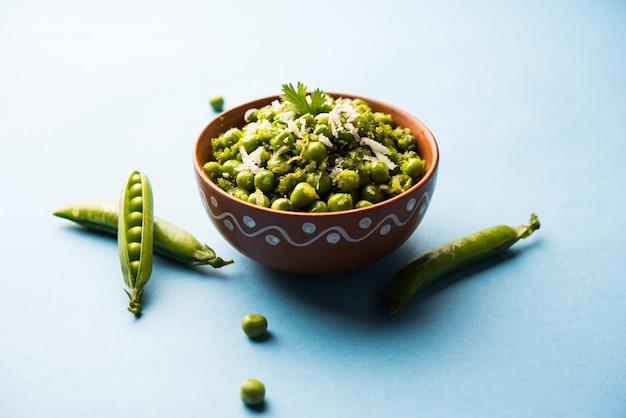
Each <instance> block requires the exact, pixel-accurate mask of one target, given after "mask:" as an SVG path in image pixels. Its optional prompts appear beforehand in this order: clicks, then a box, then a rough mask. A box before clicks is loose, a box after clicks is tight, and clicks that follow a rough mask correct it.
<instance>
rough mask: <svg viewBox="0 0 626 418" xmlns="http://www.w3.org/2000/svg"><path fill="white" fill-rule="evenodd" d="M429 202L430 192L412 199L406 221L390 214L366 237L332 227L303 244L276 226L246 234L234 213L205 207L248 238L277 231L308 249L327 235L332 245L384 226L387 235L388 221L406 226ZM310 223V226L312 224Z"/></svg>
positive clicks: (272, 240) (273, 241)
mask: <svg viewBox="0 0 626 418" xmlns="http://www.w3.org/2000/svg"><path fill="white" fill-rule="evenodd" d="M429 202H430V196H429V194H428V192H426V193H424V195H423V196H422V198H421V199H420V201H419V203H418V204H417V205H416V204H415V200H414V199H411V200H410V201H409V203H408V204H407V211H408V212H410V213H409V216H408V217H407V218H406V220H404V221H400V219H398V216H396V215H395V214H389V215H387V216H385V217H384V218H383V219H382V220H381V221H380V222H378V223H377V224H376V225H375V226H374V227H373V228H371V229H370V230H369V232H367V233H366V234H365V235H363V236H362V237H360V238H352V237H351V236H350V235H349V234H348V233H347V232H346V231H345V229H343V228H342V227H340V226H331V227H329V228H326V229H325V230H323V231H320V232H319V233H318V234H317V235H315V236H313V237H312V238H311V239H309V240H308V241H305V242H302V243H297V242H295V241H294V240H293V239H292V238H291V237H290V236H289V234H288V233H287V231H285V230H284V229H283V228H282V227H279V226H276V225H269V226H265V227H263V228H261V229H258V230H256V231H253V232H246V231H245V230H244V229H243V228H242V226H241V224H240V223H239V220H238V219H237V218H236V217H235V216H234V215H233V214H232V213H230V212H224V213H222V214H216V213H214V212H213V209H212V208H211V207H210V206H211V205H205V207H207V209H208V210H209V213H210V214H211V216H212V217H213V218H215V219H216V220H223V222H224V224H225V225H226V226H227V227H228V229H231V230H233V229H234V227H237V229H238V230H239V232H241V233H242V234H243V235H245V236H246V237H248V238H254V237H257V236H259V235H261V234H264V233H266V232H268V231H276V232H278V233H279V234H280V235H281V236H282V237H283V239H285V240H286V241H287V242H288V243H289V244H291V245H293V246H294V247H306V246H307V245H311V244H312V243H313V242H315V241H317V240H318V239H320V238H321V237H323V236H325V235H326V236H327V238H326V240H327V241H328V242H330V243H332V244H334V243H337V242H339V236H341V237H343V239H345V240H346V241H348V242H359V241H363V240H364V239H366V238H367V237H369V236H370V235H372V234H373V233H374V232H376V230H378V229H379V228H380V227H381V226H382V228H381V234H382V235H386V234H387V233H389V230H390V229H391V226H390V225H389V224H386V222H387V221H389V220H391V221H393V223H394V224H395V225H396V226H398V227H401V226H404V225H405V224H406V223H407V222H408V221H409V219H411V217H412V216H413V214H414V212H415V211H416V210H419V211H420V215H423V213H424V211H425V209H426V207H427V206H428V204H429ZM211 203H212V204H213V206H215V207H216V206H218V204H217V201H216V200H211ZM246 218H247V219H248V222H246V224H248V225H252V226H255V225H256V223H255V222H254V220H253V219H252V218H251V217H250V216H248V215H246ZM250 220H252V222H250ZM308 223H309V224H310V222H308ZM309 231H311V227H310V226H309ZM309 231H305V232H307V233H311V232H309ZM266 242H267V243H268V244H270V245H277V244H278V243H279V242H280V238H278V237H276V236H275V235H267V237H266Z"/></svg>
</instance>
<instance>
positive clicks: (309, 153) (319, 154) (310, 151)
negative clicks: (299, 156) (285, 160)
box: [304, 141, 328, 162]
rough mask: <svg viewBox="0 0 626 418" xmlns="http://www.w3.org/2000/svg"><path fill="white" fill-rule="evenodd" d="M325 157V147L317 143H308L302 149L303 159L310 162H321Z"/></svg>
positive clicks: (326, 153)
mask: <svg viewBox="0 0 626 418" xmlns="http://www.w3.org/2000/svg"><path fill="white" fill-rule="evenodd" d="M327 155H328V152H327V150H326V145H324V144H322V143H321V142H319V141H311V142H309V143H308V144H307V145H306V148H305V149H304V158H306V159H308V160H311V161H317V162H319V161H322V160H323V159H324V158H326V156H327Z"/></svg>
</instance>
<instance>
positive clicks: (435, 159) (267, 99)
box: [192, 91, 439, 218]
mask: <svg viewBox="0 0 626 418" xmlns="http://www.w3.org/2000/svg"><path fill="white" fill-rule="evenodd" d="M324 94H327V95H329V96H332V97H333V98H347V99H361V100H364V101H365V102H367V103H368V105H370V106H371V103H374V104H380V105H384V106H386V107H389V108H392V109H393V110H394V112H396V113H399V114H403V115H404V116H405V117H406V118H409V119H413V120H415V121H416V122H417V123H418V124H419V125H421V127H422V128H423V129H424V131H425V132H426V133H427V135H426V136H425V138H424V139H425V141H424V142H425V143H427V144H428V146H429V147H430V148H431V149H432V154H433V156H432V159H431V162H430V166H429V168H428V169H427V170H426V173H424V175H423V176H422V177H421V178H420V179H419V181H418V182H417V183H415V184H414V185H412V186H411V187H410V188H409V189H407V190H405V191H404V192H402V193H400V194H398V195H396V196H393V197H390V198H388V199H385V200H383V201H382V202H378V203H375V204H373V205H371V206H367V207H364V208H353V209H346V210H341V211H335V212H300V211H286V210H285V211H281V210H277V209H271V208H266V207H264V206H258V205H254V204H252V203H249V202H246V201H244V200H241V199H238V198H236V197H235V196H233V195H231V194H230V193H228V192H227V191H225V190H224V189H222V188H221V187H219V186H218V185H217V184H216V183H214V182H213V181H211V179H210V178H209V177H208V176H207V175H206V174H205V173H204V169H203V166H204V164H206V161H205V162H203V163H200V161H198V158H197V157H198V152H199V147H200V143H201V142H202V140H203V138H204V136H205V132H206V131H207V130H208V129H209V127H210V126H211V125H213V124H214V123H220V121H221V120H223V119H224V115H225V114H227V113H235V112H240V111H242V110H243V113H245V111H246V110H248V109H251V108H253V107H254V106H252V104H256V103H265V105H267V104H270V103H271V102H272V101H274V100H277V99H280V97H281V96H282V95H277V94H274V95H270V96H264V97H259V98H257V99H253V100H248V101H247V102H244V103H241V104H239V105H236V106H234V107H232V108H230V109H227V110H225V111H223V112H221V113H219V114H218V115H216V116H215V117H214V118H212V119H211V120H210V121H209V122H208V123H207V124H206V125H205V126H204V128H203V129H202V131H201V132H200V134H199V135H198V137H197V138H196V140H195V143H194V148H193V155H192V157H193V164H194V170H195V174H196V176H197V177H198V179H201V180H202V182H203V183H204V184H207V185H208V187H209V188H210V189H211V190H214V191H215V192H216V193H218V194H220V195H221V196H223V197H224V198H226V199H228V200H231V201H233V202H236V203H237V204H241V205H243V206H247V207H248V208H250V209H251V210H259V211H262V212H267V213H269V214H274V215H286V216H300V217H303V218H323V217H337V216H342V215H347V214H353V213H362V212H368V211H375V210H380V209H381V208H383V207H385V206H387V205H392V204H393V203H394V202H397V201H399V200H403V199H404V198H406V197H407V196H408V195H409V194H411V193H412V192H415V191H416V190H417V189H420V188H421V187H423V186H424V185H426V184H428V183H429V182H430V180H431V179H432V178H433V177H435V176H436V174H437V170H438V166H439V145H438V143H437V140H436V138H435V136H434V135H433V133H432V132H431V130H430V129H429V128H428V126H426V125H425V124H424V123H423V122H422V121H421V120H420V119H418V118H417V117H415V116H413V115H412V114H411V113H409V112H407V111H406V110H404V109H401V108H400V107H397V106H395V105H392V104H389V103H386V102H383V101H381V100H376V99H371V98H368V97H365V96H361V95H355V94H349V93H338V92H330V91H324ZM375 107H376V106H375ZM394 119H395V118H394ZM420 157H421V156H420Z"/></svg>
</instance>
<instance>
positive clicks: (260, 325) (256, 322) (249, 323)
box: [241, 313, 267, 338]
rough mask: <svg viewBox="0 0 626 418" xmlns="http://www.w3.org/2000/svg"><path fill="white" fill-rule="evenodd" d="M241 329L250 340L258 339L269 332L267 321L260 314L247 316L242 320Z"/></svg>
mask: <svg viewBox="0 0 626 418" xmlns="http://www.w3.org/2000/svg"><path fill="white" fill-rule="evenodd" d="M241 329H242V330H243V332H244V333H245V334H246V335H247V336H248V337H250V338H258V337H260V336H262V335H263V334H265V332H266V331H267V319H266V318H265V317H264V316H263V315H261V314H258V313H251V314H247V315H246V316H244V317H243V319H242V320H241Z"/></svg>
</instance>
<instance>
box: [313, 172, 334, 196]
mask: <svg viewBox="0 0 626 418" xmlns="http://www.w3.org/2000/svg"><path fill="white" fill-rule="evenodd" d="M306 182H307V183H309V184H310V185H311V186H313V187H314V188H315V191H316V192H317V194H318V195H325V194H326V193H328V192H329V191H330V189H331V187H332V185H333V181H332V179H331V178H330V176H329V175H328V173H326V172H323V171H314V172H312V173H308V174H307V175H306Z"/></svg>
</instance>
